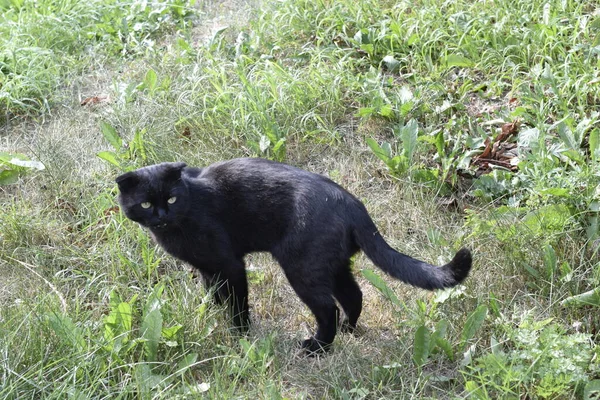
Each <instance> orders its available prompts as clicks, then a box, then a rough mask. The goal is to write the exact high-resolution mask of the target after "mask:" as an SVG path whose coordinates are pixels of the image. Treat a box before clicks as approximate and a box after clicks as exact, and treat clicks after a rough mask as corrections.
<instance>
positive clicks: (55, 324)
mask: <svg viewBox="0 0 600 400" xmlns="http://www.w3.org/2000/svg"><path fill="white" fill-rule="evenodd" d="M46 318H47V321H48V325H49V326H50V327H51V328H52V330H53V331H54V333H55V334H56V336H57V337H58V338H59V339H61V340H62V341H63V342H65V343H67V344H69V345H70V346H71V347H72V348H73V349H74V350H75V351H79V352H83V351H85V350H86V341H85V338H84V336H83V333H82V331H81V328H79V327H78V326H77V325H75V323H74V322H73V320H72V319H71V318H70V317H69V316H67V315H61V314H54V313H52V314H48V315H47V316H46Z"/></svg>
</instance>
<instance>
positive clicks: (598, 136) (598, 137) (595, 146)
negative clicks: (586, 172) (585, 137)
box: [589, 128, 600, 161]
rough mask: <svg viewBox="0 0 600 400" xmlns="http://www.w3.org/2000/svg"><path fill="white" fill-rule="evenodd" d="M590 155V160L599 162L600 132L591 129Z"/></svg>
mask: <svg viewBox="0 0 600 400" xmlns="http://www.w3.org/2000/svg"><path fill="white" fill-rule="evenodd" d="M589 144H590V154H591V155H592V160H594V161H598V160H600V130H599V129H597V128H596V129H593V130H592V131H591V132H590V139H589Z"/></svg>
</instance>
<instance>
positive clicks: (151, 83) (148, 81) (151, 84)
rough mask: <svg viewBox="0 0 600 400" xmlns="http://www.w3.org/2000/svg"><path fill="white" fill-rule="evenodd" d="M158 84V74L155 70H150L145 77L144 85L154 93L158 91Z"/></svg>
mask: <svg viewBox="0 0 600 400" xmlns="http://www.w3.org/2000/svg"><path fill="white" fill-rule="evenodd" d="M157 82H158V76H157V75H156V72H155V71H154V70H153V69H149V70H148V72H146V76H145V77H144V85H145V86H146V87H147V88H148V90H150V91H151V92H153V91H154V89H156V84H157Z"/></svg>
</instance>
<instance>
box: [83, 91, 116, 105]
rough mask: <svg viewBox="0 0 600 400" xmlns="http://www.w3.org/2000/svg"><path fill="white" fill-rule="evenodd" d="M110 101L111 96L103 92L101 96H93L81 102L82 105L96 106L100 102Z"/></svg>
mask: <svg viewBox="0 0 600 400" xmlns="http://www.w3.org/2000/svg"><path fill="white" fill-rule="evenodd" d="M109 101H110V97H109V96H108V95H106V94H101V95H99V96H92V97H87V98H85V99H83V101H82V102H81V106H95V105H97V104H100V103H108V102H109Z"/></svg>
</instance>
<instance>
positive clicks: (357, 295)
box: [333, 262, 363, 332]
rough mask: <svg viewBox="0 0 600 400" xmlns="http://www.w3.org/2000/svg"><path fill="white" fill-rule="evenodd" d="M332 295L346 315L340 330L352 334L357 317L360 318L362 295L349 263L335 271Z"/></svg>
mask: <svg viewBox="0 0 600 400" xmlns="http://www.w3.org/2000/svg"><path fill="white" fill-rule="evenodd" d="M333 295H334V296H335V298H336V299H337V301H338V302H339V303H340V305H341V306H342V309H343V310H344V313H345V314H346V318H345V319H344V321H343V322H342V325H341V330H342V331H343V332H354V331H355V329H356V323H357V321H358V317H360V313H361V311H362V300H363V295H362V292H361V290H360V287H359V286H358V283H356V280H355V279H354V276H352V272H351V271H350V263H349V262H346V263H345V264H344V266H343V267H342V268H340V269H339V270H338V271H337V274H336V276H335V282H334V291H333Z"/></svg>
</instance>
